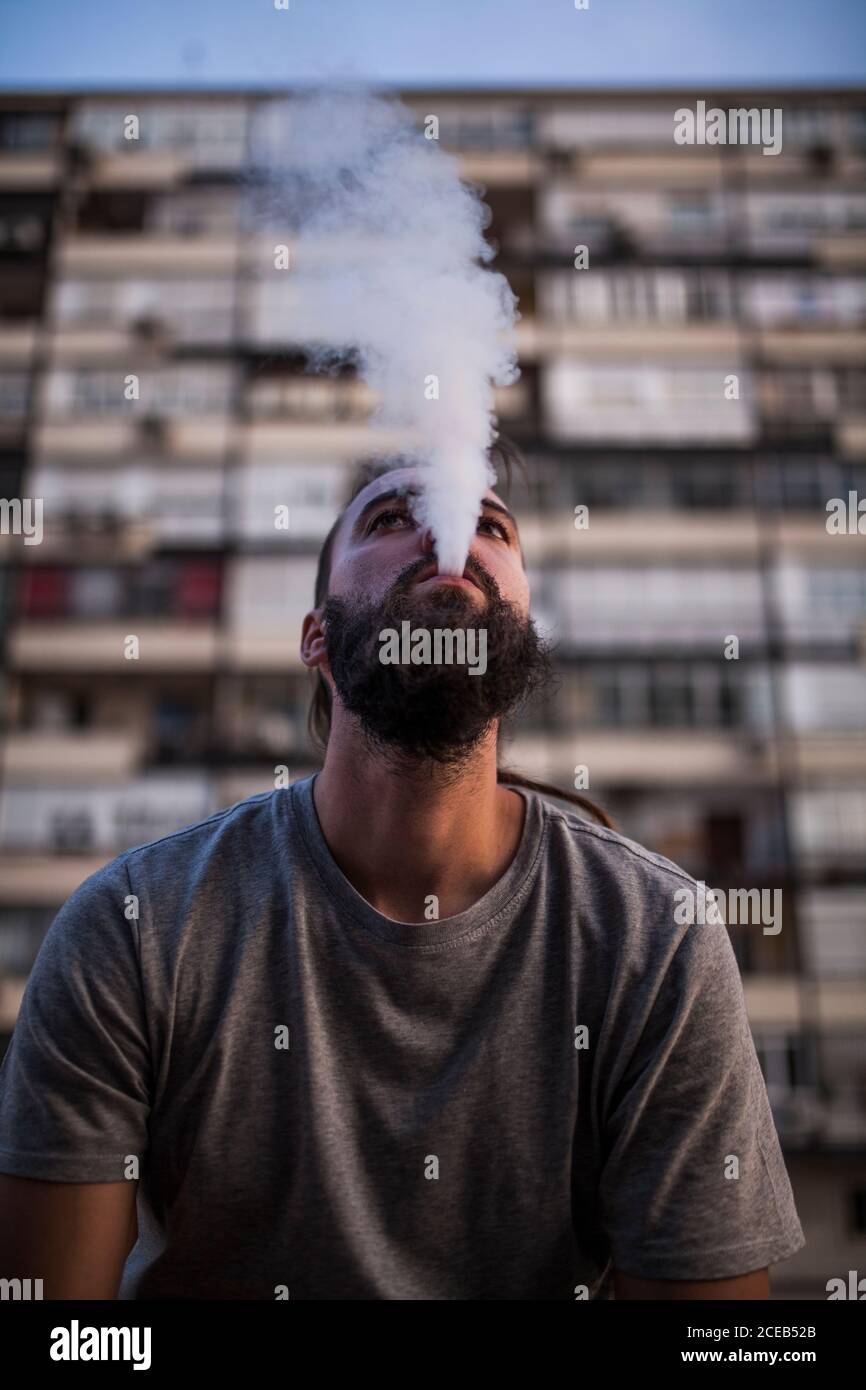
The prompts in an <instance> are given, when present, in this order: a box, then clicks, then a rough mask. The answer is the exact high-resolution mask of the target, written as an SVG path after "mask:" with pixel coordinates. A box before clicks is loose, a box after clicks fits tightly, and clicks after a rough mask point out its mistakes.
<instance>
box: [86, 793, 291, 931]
mask: <svg viewBox="0 0 866 1390" xmlns="http://www.w3.org/2000/svg"><path fill="white" fill-rule="evenodd" d="M287 795H288V792H285V791H272V792H259V793H257V794H256V795H254V796H249V797H246V798H244V799H243V800H242V801H237V802H235V803H234V804H233V805H231V806H228V807H226V808H225V809H224V810H221V811H216V812H214V814H213V815H210V816H206V817H204V818H203V819H202V820H199V821H195V822H194V823H193V824H191V825H186V826H182V827H181V828H180V829H178V830H174V831H172V832H171V833H170V834H168V835H162V836H160V837H159V838H158V839H155V840H148V841H146V842H145V843H143V844H140V845H134V846H132V848H130V849H126V850H124V851H123V852H122V853H120V854H118V855H116V856H115V857H114V858H113V859H111V860H109V861H108V862H107V863H106V864H103V865H102V867H101V868H99V869H97V870H96V871H95V873H92V874H90V875H89V876H88V877H87V878H86V879H84V881H83V882H82V883H81V884H79V886H78V888H76V889H75V891H74V892H73V893H72V895H71V896H70V897H69V898H68V899H67V901H66V903H65V904H64V907H63V909H62V910H61V911H62V913H64V914H66V915H69V914H75V915H76V916H78V917H80V916H81V915H82V912H84V913H86V914H88V915H90V914H91V913H98V912H99V911H100V909H108V911H109V913H110V914H111V916H112V917H113V916H114V915H115V913H116V912H117V911H118V909H120V911H121V917H122V918H123V917H125V918H127V919H131V920H136V919H137V914H138V910H139V901H138V899H139V896H140V895H141V896H142V897H143V898H146V899H147V900H148V902H149V903H150V905H151V906H152V907H153V906H155V905H156V904H163V905H165V906H166V907H170V906H173V905H175V904H176V903H177V902H178V901H179V899H181V898H182V897H185V896H187V895H188V894H189V893H190V891H196V892H203V891H205V890H206V889H207V887H208V886H210V887H211V888H217V889H218V890H219V886H220V885H221V888H222V889H225V888H226V887H227V886H229V885H231V884H232V882H234V881H235V880H236V878H237V877H238V866H239V865H243V864H247V865H251V864H252V862H253V860H254V859H255V858H256V857H258V856H261V854H262V853H265V854H268V853H271V852H272V851H273V847H274V844H275V836H274V817H275V815H276V813H277V805H278V802H277V799H278V798H280V797H285V796H287ZM130 898H132V900H133V905H132V907H130Z"/></svg>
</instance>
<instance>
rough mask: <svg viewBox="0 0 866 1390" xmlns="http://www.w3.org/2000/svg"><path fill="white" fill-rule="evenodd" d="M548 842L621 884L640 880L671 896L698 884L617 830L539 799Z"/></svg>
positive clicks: (575, 811) (569, 809) (680, 869)
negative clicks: (616, 879)
mask: <svg viewBox="0 0 866 1390" xmlns="http://www.w3.org/2000/svg"><path fill="white" fill-rule="evenodd" d="M539 801H540V803H541V807H542V814H543V816H544V819H545V822H546V824H547V833H548V837H549V839H550V840H551V841H552V842H553V843H554V844H560V845H562V846H565V847H567V848H568V849H569V850H571V851H572V852H573V853H574V854H576V855H578V856H579V858H580V860H581V862H582V864H583V865H584V866H586V867H591V868H593V869H595V870H596V871H597V872H600V873H605V874H608V875H611V876H613V877H615V878H619V879H621V880H622V881H627V880H637V881H640V882H642V883H644V884H648V885H649V884H651V885H653V886H655V887H656V888H657V889H658V890H659V891H661V892H663V893H666V894H670V893H672V892H674V891H675V890H676V889H678V888H682V887H691V886H694V884H695V879H694V878H693V876H692V875H691V874H689V873H687V872H686V870H685V869H683V868H682V867H681V866H680V865H679V864H675V863H674V861H673V860H672V859H667V858H665V856H664V855H663V854H658V853H656V852H655V851H654V850H651V849H647V847H646V846H645V845H642V844H639V843H638V841H637V840H632V839H630V838H629V837H628V836H627V835H624V834H622V833H621V832H620V831H618V830H610V829H608V827H607V826H606V825H599V824H597V823H596V822H595V821H590V820H588V819H587V818H586V817H584V816H583V815H581V813H580V812H579V811H578V810H576V809H572V808H570V807H568V806H567V805H563V804H562V803H560V802H554V801H552V800H549V799H548V798H547V797H541V796H539Z"/></svg>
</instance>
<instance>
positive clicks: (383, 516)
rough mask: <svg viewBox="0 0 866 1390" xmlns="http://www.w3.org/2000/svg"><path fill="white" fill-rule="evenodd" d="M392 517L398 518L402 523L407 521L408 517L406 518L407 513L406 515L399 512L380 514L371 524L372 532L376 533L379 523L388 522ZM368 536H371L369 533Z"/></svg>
mask: <svg viewBox="0 0 866 1390" xmlns="http://www.w3.org/2000/svg"><path fill="white" fill-rule="evenodd" d="M391 517H397V518H398V519H399V520H400V521H406V520H407V517H406V513H405V512H398V511H390V512H379V514H378V515H377V516H375V517H374V518H373V520H372V521H371V522H370V531H375V530H376V527H377V526H378V525H379V522H380V521H387V520H388V519H389V518H391ZM367 534H368V535H369V532H368V533H367Z"/></svg>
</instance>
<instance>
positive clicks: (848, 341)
mask: <svg viewBox="0 0 866 1390" xmlns="http://www.w3.org/2000/svg"><path fill="white" fill-rule="evenodd" d="M402 99H403V100H404V102H405V103H406V105H407V106H408V107H409V108H410V110H411V111H412V112H413V114H414V117H415V119H416V120H417V121H418V123H419V126H420V125H421V124H422V123H423V122H424V120H425V118H426V117H427V116H428V115H430V114H435V115H436V116H437V117H438V120H439V130H440V138H441V141H442V143H443V145H444V146H445V147H447V148H449V149H450V150H452V151H454V152H455V153H456V154H457V155H458V157H459V159H460V162H461V169H462V172H463V176H464V177H465V178H467V179H468V180H470V181H472V182H474V183H476V184H477V185H479V186H480V187H481V188H483V190H484V197H485V201H486V202H487V203H488V205H489V207H490V209H491V214H492V221H491V225H490V228H489V231H488V235H489V237H490V238H491V239H492V240H493V241H494V243H495V244H496V246H497V248H498V250H497V256H496V259H495V261H494V262H493V265H494V268H496V269H498V270H501V271H502V272H503V273H504V274H505V275H506V276H507V277H508V280H509V282H510V284H511V286H512V288H513V289H514V291H515V293H516V294H517V295H518V297H519V307H520V313H521V319H520V322H519V325H518V329H517V336H518V350H519V359H520V366H521V376H520V379H519V380H518V381H517V382H515V383H514V385H512V386H509V387H507V388H503V389H501V390H500V391H499V392H498V396H497V410H498V418H499V423H500V427H501V428H502V429H503V430H504V431H505V432H506V433H507V434H508V435H510V436H511V437H512V438H513V439H514V440H515V441H516V442H517V443H518V444H519V446H520V447H521V449H522V451H523V453H524V455H525V457H526V459H527V462H528V464H529V471H530V475H531V478H532V485H531V488H530V489H528V490H527V492H526V494H525V495H524V496H522V497H521V496H517V497H516V498H515V502H516V505H517V506H518V508H519V516H520V522H521V534H522V539H523V544H524V550H525V553H526V557H527V565H528V568H529V577H530V582H531V586H532V593H533V611H534V615H535V617H536V620H537V622H538V623H539V626H540V627H541V628H542V630H543V631H545V632H546V633H549V634H550V635H552V636H553V637H555V639H556V642H557V652H558V667H559V677H560V679H559V684H558V688H557V690H556V692H555V694H554V695H552V696H551V697H550V698H548V699H547V700H546V701H544V702H543V703H542V704H541V705H540V706H539V707H538V708H536V709H535V710H533V711H531V712H529V713H527V714H526V716H525V717H524V718H522V719H521V720H520V721H519V722H517V723H516V724H515V725H514V727H513V728H510V729H509V741H508V751H507V760H508V762H509V763H510V764H511V765H514V766H517V767H520V768H521V769H522V770H524V771H526V772H527V773H528V774H529V775H534V776H537V777H541V778H544V779H545V780H548V781H551V782H553V783H555V784H556V785H558V786H561V787H571V786H578V787H583V788H586V789H588V791H589V794H590V795H593V796H595V797H597V798H598V799H600V800H601V801H602V802H604V804H605V805H606V806H607V807H608V808H609V809H610V810H611V812H612V813H613V815H614V816H615V818H616V820H617V823H618V825H619V827H620V828H621V829H622V830H623V831H624V833H626V834H627V835H629V836H630V837H632V838H634V839H636V840H638V841H640V842H642V843H644V844H646V845H647V846H649V847H650V848H652V849H655V850H658V851H659V852H661V853H663V854H666V855H667V856H668V857H670V858H672V859H674V860H675V861H676V862H678V863H680V864H682V865H683V867H684V868H686V869H687V870H688V871H689V872H690V873H693V874H694V875H695V876H696V877H698V878H700V879H701V880H703V881H704V882H705V883H707V884H709V885H712V886H713V887H714V888H717V889H719V890H721V891H723V892H727V891H729V890H735V889H750V890H762V889H763V890H776V889H779V890H781V892H782V895H783V903H784V919H783V927H782V930H781V931H779V932H767V931H765V930H764V929H763V928H762V926H761V925H760V924H758V923H754V924H746V925H739V926H736V925H732V926H731V936H732V940H733V941H734V945H735V949H736V951H737V955H738V960H739V962H740V966H741V969H742V972H743V979H744V985H745V989H746V996H747V1002H748V1006H749V1015H750V1021H751V1024H752V1029H753V1033H754V1036H755V1041H756V1046H757V1048H758V1052H759V1056H760V1058H761V1063H762V1067H763V1069H764V1074H765V1078H766V1080H767V1085H768V1090H769V1093H770V1098H771V1101H772V1103H773V1108H774V1114H775V1116H776V1121H777V1124H778V1126H779V1130H780V1133H781V1135H782V1139H783V1142H784V1145H785V1149H786V1154H787V1157H788V1162H789V1167H790V1171H791V1176H792V1181H793V1183H794V1186H795V1191H796V1195H797V1199H798V1205H799V1208H800V1211H801V1215H802V1218H803V1221H804V1225H806V1226H807V1227H808V1229H807V1235H808V1236H809V1245H808V1246H807V1248H806V1250H805V1251H803V1252H801V1253H800V1254H799V1255H798V1256H796V1257H794V1259H793V1260H791V1261H789V1262H787V1264H786V1265H785V1266H784V1268H782V1269H780V1271H779V1274H778V1279H777V1285H776V1292H777V1294H778V1295H779V1296H790V1297H803V1298H814V1297H823V1296H824V1294H823V1288H824V1283H825V1281H826V1280H827V1279H829V1278H831V1277H838V1276H842V1277H845V1276H846V1275H847V1271H848V1269H849V1267H853V1268H856V1267H858V1266H857V1259H858V1258H859V1259H861V1260H863V1259H864V1252H866V354H864V348H866V181H864V173H866V94H864V92H863V91H856V90H849V91H834V92H823V91H813V92H809V91H792V92H779V91H772V92H769V93H765V92H758V91H748V92H733V91H726V92H723V93H717V94H712V93H707V92H690V91H682V92H642V93H629V92H611V91H605V92H590V91H585V92H565V91H564V92H557V91H550V92H537V93H533V92H509V91H502V92H496V91H489V92H480V91H479V92H470V91H466V92H460V93H456V92H446V91H418V90H413V91H408V92H405V93H403V94H402ZM699 99H704V100H706V101H707V104H708V105H711V104H714V105H717V106H719V107H723V108H729V107H733V106H736V107H744V108H753V107H766V106H770V107H772V108H780V109H781V110H782V111H783V117H784V141H783V148H782V150H781V151H780V152H779V153H777V154H774V155H772V156H767V155H765V154H764V153H763V151H762V149H761V148H760V147H759V146H754V145H745V144H727V145H708V144H703V145H699V144H694V145H685V146H683V145H678V144H676V143H675V141H674V138H673V131H674V125H675V122H674V112H675V111H676V110H677V109H680V108H683V107H688V108H694V107H695V105H696V103H697V101H698V100H699ZM279 100H280V98H279V96H278V95H277V94H273V95H272V94H268V93H252V94H251V93H221V94H192V93H184V92H179V93H162V94H159V95H156V94H152V93H150V94H148V93H135V94H133V93H125V94H116V95H113V94H109V93H106V94H100V95H93V94H91V95H88V94H65V95H54V96H49V95H45V96H25V95H20V96H15V95H11V94H8V95H6V96H2V97H0V473H2V477H0V495H2V497H3V498H5V499H42V526H41V536H40V538H39V540H38V543H37V542H36V540H35V537H30V543H28V538H27V537H26V536H25V535H23V534H21V533H20V532H19V534H14V533H13V534H7V535H2V536H0V559H2V562H3V567H2V577H0V585H2V587H0V655H2V661H3V669H4V674H3V677H2V691H0V709H2V720H3V722H2V730H0V1048H2V1046H4V1045H5V1043H6V1042H7V1041H8V1037H9V1036H10V1034H11V1030H12V1027H13V1026H14V1019H15V1014H16V1010H17V1006H18V1001H19V1000H20V995H21V991H22V989H23V986H24V982H25V981H26V977H27V974H28V971H29V969H30V968H31V966H32V962H33V959H34V958H35V954H36V951H37V950H38V946H39V943H40V941H41V939H42V937H43V935H44V932H45V930H46V929H47V926H48V925H49V923H50V921H51V919H52V917H53V915H54V913H55V912H56V910H57V908H58V907H59V906H60V904H61V903H62V902H63V901H64V899H65V898H66V897H67V896H68V895H69V893H70V892H72V891H73V889H74V888H75V887H76V886H77V884H78V883H80V882H81V881H82V879H83V878H84V877H86V876H87V874H88V873H90V872H92V871H93V870H94V869H95V868H97V867H98V866H99V865H100V864H101V863H104V862H105V861H106V860H107V859H109V858H111V857H112V856H113V855H114V854H117V853H119V852H120V851H121V850H123V849H124V848H127V847H128V846H130V845H133V844H137V843H141V842H143V841H145V840H149V839H152V838H155V837H157V836H159V835H161V834H164V833H168V832H170V831H171V830H174V829H176V828H177V827H178V826H181V825H184V824H188V823H190V822H192V821H195V820H197V819H199V818H201V817H202V816H204V815H207V814H209V813H210V812H211V811H214V810H216V809H219V808H220V807H223V806H227V805H230V804H231V803H232V802H234V801H236V800H238V799H240V798H241V797H243V796H246V795H248V794H250V793H252V792H256V791H261V790H264V789H267V788H269V787H271V786H273V785H274V779H275V777H276V776H278V775H286V774H285V773H283V772H282V769H286V770H287V774H288V775H289V776H291V777H297V776H306V775H307V774H308V773H309V772H311V771H312V770H314V768H315V767H316V766H317V760H316V758H315V756H314V754H313V751H312V749H311V747H310V744H309V740H308V737H307V731H306V711H307V703H308V699H309V691H310V686H309V681H308V678H307V673H306V672H305V671H304V669H303V667H302V664H301V662H300V657H299V654H298V642H299V631H300V623H301V619H302V617H303V615H304V613H305V612H306V611H307V610H308V609H309V608H310V607H311V606H312V592H313V578H314V573H315V564H316V557H317V553H318V548H319V546H320V544H321V541H322V539H323V537H324V535H325V533H326V531H327V529H328V527H329V526H330V524H331V521H332V520H333V517H334V515H335V513H336V510H337V509H338V507H339V506H340V504H341V502H342V500H343V497H344V493H345V489H346V486H347V483H348V479H349V476H350V473H351V469H352V465H353V463H354V461H355V460H356V459H357V458H358V457H359V456H361V455H362V454H364V453H366V452H368V451H369V450H370V448H371V447H381V448H388V447H390V446H391V445H392V444H393V445H394V446H399V442H400V441H399V436H398V435H397V434H396V433H394V432H389V431H387V430H383V429H382V428H381V427H378V426H375V425H373V424H372V423H371V421H370V415H371V411H372V409H373V407H374V405H375V401H374V399H373V397H372V395H371V393H370V391H369V390H368V389H367V387H366V386H365V385H364V383H363V382H361V381H359V380H358V379H357V378H356V376H355V375H354V373H353V372H352V370H351V369H350V368H349V367H348V366H347V368H346V370H345V371H344V372H343V373H342V374H339V375H335V376H321V375H319V376H317V375H314V374H312V373H311V372H309V371H308V370H307V368H306V360H305V356H304V353H303V351H302V347H301V345H300V344H299V343H298V342H297V341H295V339H293V336H292V323H293V308H294V301H293V297H292V294H293V292H292V285H291V278H290V277H288V278H287V277H285V276H279V275H278V274H277V273H276V272H275V270H274V260H273V246H274V242H275V241H285V240H286V239H287V238H288V239H289V240H290V239H291V229H290V228H289V229H288V231H287V229H286V227H285V226H280V225H278V224H275V223H272V224H268V222H267V219H265V220H264V221H263V219H262V215H261V212H260V210H259V209H258V207H257V199H256V190H257V187H258V184H257V179H256V172H257V169H256V148H257V146H256V132H257V129H258V128H259V123H260V122H261V121H262V120H263V119H272V118H273V111H274V106H275V103H277V102H278V101H279ZM130 116H134V117H135V118H136V122H135V124H134V127H133V128H134V129H135V131H136V134H135V137H134V138H129V134H130V129H131V127H130V121H129V118H130ZM582 248H583V249H582ZM581 261H582V262H583V264H580V263H581ZM833 499H842V500H843V501H844V502H845V505H846V517H847V519H848V520H847V524H846V526H845V528H844V529H841V528H840V527H838V526H837V527H835V528H834V527H833V526H832V525H829V524H828V522H829V520H830V513H829V512H828V506H829V505H830V504H831V502H832V500H833ZM861 499H864V508H863V512H862V513H861V512H860V511H859V510H858V507H859V502H860V500H861ZM279 508H283V509H285V511H286V513H287V515H288V517H289V524H288V525H287V526H286V527H285V528H277V527H275V524H274V516H275V511H276V510H277V509H279ZM861 517H862V529H861V528H860V527H859V526H858V518H861ZM6 529H7V530H12V529H13V528H11V527H7V528H6ZM130 639H135V640H134V642H131V641H130Z"/></svg>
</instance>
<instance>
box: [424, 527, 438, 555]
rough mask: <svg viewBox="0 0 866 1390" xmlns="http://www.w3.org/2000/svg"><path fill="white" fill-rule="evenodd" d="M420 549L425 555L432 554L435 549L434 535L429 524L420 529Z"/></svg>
mask: <svg viewBox="0 0 866 1390" xmlns="http://www.w3.org/2000/svg"><path fill="white" fill-rule="evenodd" d="M421 549H422V550H423V552H424V554H425V555H433V554H434V553H435V551H436V537H435V536H434V535H433V532H432V531H431V530H430V527H429V526H425V527H423V529H422V531H421Z"/></svg>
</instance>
